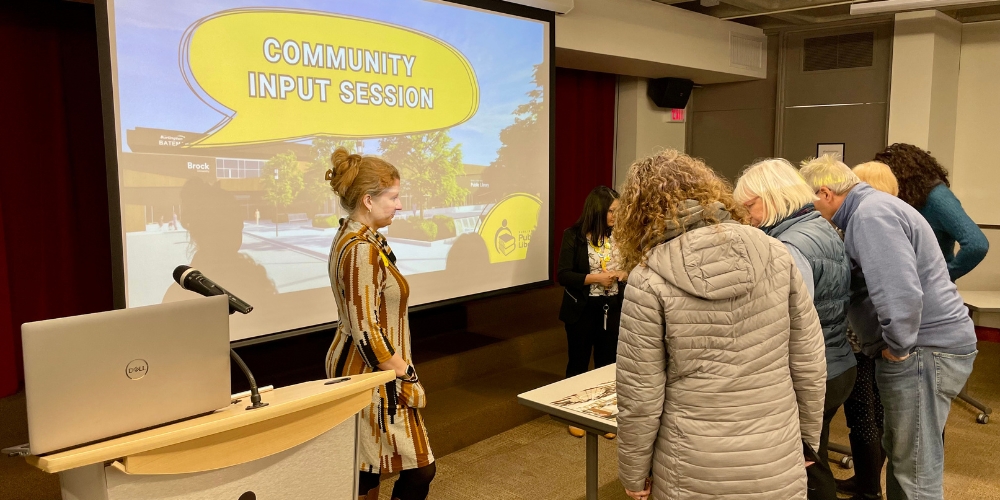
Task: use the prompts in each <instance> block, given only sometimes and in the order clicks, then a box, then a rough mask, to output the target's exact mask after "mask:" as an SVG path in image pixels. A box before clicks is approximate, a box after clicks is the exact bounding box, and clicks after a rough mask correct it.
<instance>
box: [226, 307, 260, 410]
mask: <svg viewBox="0 0 1000 500" xmlns="http://www.w3.org/2000/svg"><path fill="white" fill-rule="evenodd" d="M230 314H232V313H230ZM229 355H230V356H231V357H232V358H233V361H235V362H236V364H237V365H239V367H240V370H243V374H244V375H246V377H247V381H249V382H250V406H247V409H248V410H256V409H257V408H263V407H265V406H267V403H262V402H261V401H260V391H259V390H257V381H256V380H254V378H253V374H252V373H250V368H247V364H246V363H244V362H243V358H240V355H239V354H236V350H235V349H232V348H230V349H229Z"/></svg>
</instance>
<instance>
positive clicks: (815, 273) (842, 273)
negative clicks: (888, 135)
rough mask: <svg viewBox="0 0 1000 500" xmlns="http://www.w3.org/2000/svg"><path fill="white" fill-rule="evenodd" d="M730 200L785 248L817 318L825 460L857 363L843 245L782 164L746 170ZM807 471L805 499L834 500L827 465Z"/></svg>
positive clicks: (808, 191)
mask: <svg viewBox="0 0 1000 500" xmlns="http://www.w3.org/2000/svg"><path fill="white" fill-rule="evenodd" d="M733 198H735V199H736V201H737V202H739V203H742V204H743V206H744V207H746V208H747V211H748V212H749V213H750V223H751V224H753V225H754V226H757V227H759V228H761V230H763V231H764V232H765V233H767V235H768V236H771V237H772V238H776V239H777V240H778V241H780V242H782V243H784V244H785V248H787V249H788V253H789V254H790V255H791V256H792V259H793V260H794V261H795V265H796V267H797V268H798V270H799V272H800V273H802V279H803V281H805V283H806V288H808V289H809V294H810V295H811V296H812V300H813V305H815V306H816V312H817V313H818V314H819V320H820V324H821V325H822V326H823V337H824V342H825V344H826V398H825V402H824V406H823V430H822V434H821V435H820V443H819V449H818V450H817V452H818V454H819V456H820V457H825V456H827V447H828V446H829V444H830V422H831V421H833V417H834V415H836V414H837V410H838V409H839V408H840V407H841V405H843V404H844V401H846V400H847V398H848V396H849V395H850V394H851V389H852V388H853V387H854V380H855V378H856V377H857V369H856V367H855V365H856V364H857V363H856V362H855V359H854V353H853V351H852V350H851V344H850V343H849V342H848V341H847V305H848V302H849V295H850V285H851V266H850V263H849V262H848V260H847V254H846V253H845V252H844V242H843V241H841V239H840V235H838V234H837V231H836V230H835V229H834V228H833V226H831V225H830V223H829V222H827V221H826V220H825V219H823V217H822V216H821V215H820V214H819V212H817V211H816V209H815V207H813V200H815V199H816V195H815V194H814V193H813V190H812V188H810V187H809V185H808V184H806V181H805V180H803V179H802V176H800V175H799V172H798V171H797V170H795V167H793V166H792V165H791V164H790V163H788V161H787V160H784V159H781V158H775V159H770V160H764V161H761V162H758V163H756V164H754V165H752V166H751V167H750V168H748V169H746V170H745V171H744V172H743V175H741V176H740V179H739V181H738V182H737V183H736V189H735V190H734V191H733ZM807 472H808V475H809V498H810V500H820V499H822V500H836V498H837V483H836V482H835V480H834V478H833V472H832V471H831V470H830V467H829V464H828V463H827V461H826V460H822V461H821V462H820V463H818V464H816V465H813V466H811V467H809V468H808V470H807Z"/></svg>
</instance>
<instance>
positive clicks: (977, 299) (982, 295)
mask: <svg viewBox="0 0 1000 500" xmlns="http://www.w3.org/2000/svg"><path fill="white" fill-rule="evenodd" d="M958 293H959V294H960V295H961V296H962V301H963V302H965V305H967V306H969V309H971V310H973V311H976V312H981V313H1000V291H960V292H958Z"/></svg>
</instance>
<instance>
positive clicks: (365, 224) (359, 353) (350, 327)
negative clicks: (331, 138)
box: [326, 147, 435, 500]
mask: <svg viewBox="0 0 1000 500" xmlns="http://www.w3.org/2000/svg"><path fill="white" fill-rule="evenodd" d="M332 160H333V169H332V170H328V171H327V173H326V180H328V181H330V186H331V187H332V188H333V191H334V192H335V193H337V196H339V197H340V204H341V206H343V207H344V209H345V210H347V211H348V212H349V213H350V215H349V216H348V217H347V218H346V219H343V220H342V221H341V224H340V230H338V231H337V235H336V236H335V237H334V239H333V245H332V246H331V248H330V269H329V271H330V283H331V285H332V286H333V295H334V298H335V299H336V301H337V311H338V313H339V316H340V325H339V327H338V328H337V333H336V335H335V336H334V339H333V345H331V346H330V352H329V353H328V354H327V358H326V372H327V376H329V377H343V376H348V375H357V374H361V373H371V372H375V371H379V370H391V371H394V372H395V373H396V380H394V381H393V382H391V383H389V384H386V385H385V386H381V387H378V388H377V389H376V390H375V391H374V393H373V396H372V401H371V404H370V405H369V406H368V407H366V408H364V409H363V410H361V419H360V421H361V427H362V429H361V433H360V436H361V440H360V441H359V448H360V457H361V459H360V463H361V474H360V478H359V482H358V498H359V500H362V499H368V500H376V499H378V496H379V480H380V477H381V475H383V474H385V475H388V474H395V473H397V472H398V473H399V479H397V480H396V483H395V485H394V486H393V489H392V498H393V499H399V500H423V499H424V498H427V492H428V490H429V488H430V483H431V480H432V479H434V473H435V465H434V455H433V453H431V449H430V445H429V444H428V441H427V430H426V429H425V427H424V421H423V418H422V417H421V415H420V411H419V410H418V409H419V408H423V407H424V406H425V405H426V403H427V397H426V394H425V393H424V388H423V386H422V385H421V384H420V381H419V379H418V378H417V373H416V371H415V370H414V368H413V362H412V357H411V356H410V325H409V321H408V318H407V313H406V311H407V309H406V303H407V300H408V298H409V294H410V288H409V285H408V284H407V282H406V279H405V278H404V277H403V275H402V274H401V273H400V271H399V268H397V267H396V256H395V255H394V254H393V253H392V249H390V248H389V244H388V242H387V241H386V239H385V237H384V236H382V234H381V233H379V232H378V230H379V229H381V228H383V227H386V226H388V225H390V224H392V219H393V217H394V216H395V215H396V212H397V211H399V210H402V209H403V207H402V205H401V204H400V201H399V171H398V170H396V167H394V166H392V165H391V164H390V163H389V162H387V161H385V160H383V159H381V158H378V157H375V156H361V155H357V154H349V153H348V152H347V150H346V149H344V148H342V147H339V148H337V149H336V151H334V152H333V155H332Z"/></svg>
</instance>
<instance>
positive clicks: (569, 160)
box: [552, 68, 616, 279]
mask: <svg viewBox="0 0 1000 500" xmlns="http://www.w3.org/2000/svg"><path fill="white" fill-rule="evenodd" d="M555 87H556V88H555V92H556V94H555V106H556V175H555V177H556V178H555V184H556V188H555V216H554V218H553V221H552V223H553V235H554V241H553V245H552V262H553V265H552V273H553V276H552V279H555V272H556V263H557V262H558V261H559V244H560V242H561V241H562V234H563V231H564V230H566V228H568V227H570V226H572V225H573V223H574V222H576V220H577V218H579V217H580V212H581V211H582V210H583V202H584V200H586V199H587V195H588V194H589V193H590V191H591V190H592V189H594V188H595V187H597V186H600V185H602V184H603V185H605V186H610V187H614V186H612V185H611V183H612V179H613V177H614V168H615V166H614V165H615V118H616V117H615V87H616V77H615V75H610V74H607V73H594V72H591V71H578V70H573V69H563V68H558V69H556V85H555Z"/></svg>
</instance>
